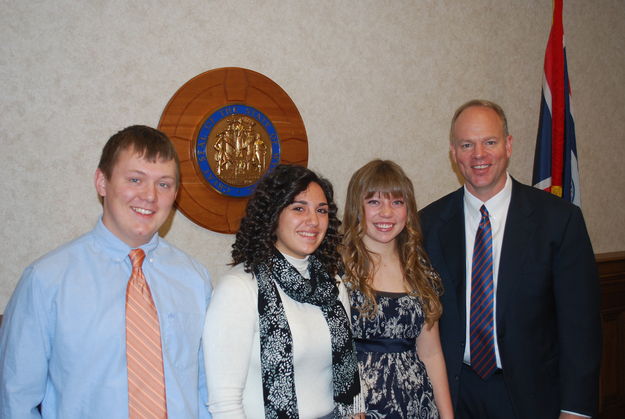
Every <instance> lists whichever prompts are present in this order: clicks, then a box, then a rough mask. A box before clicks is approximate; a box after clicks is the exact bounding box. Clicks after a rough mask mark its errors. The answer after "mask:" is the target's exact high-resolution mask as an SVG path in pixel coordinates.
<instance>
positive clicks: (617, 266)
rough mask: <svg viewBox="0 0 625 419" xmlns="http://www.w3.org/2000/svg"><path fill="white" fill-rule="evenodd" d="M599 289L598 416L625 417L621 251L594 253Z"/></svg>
mask: <svg viewBox="0 0 625 419" xmlns="http://www.w3.org/2000/svg"><path fill="white" fill-rule="evenodd" d="M595 259H596V261H597V270H598V271H599V283H600V288H601V328H602V332H603V354H602V355H603V356H602V360H601V379H600V405H599V412H600V413H599V417H600V418H601V419H617V418H618V419H620V418H623V417H625V252H610V253H601V254H597V255H595Z"/></svg>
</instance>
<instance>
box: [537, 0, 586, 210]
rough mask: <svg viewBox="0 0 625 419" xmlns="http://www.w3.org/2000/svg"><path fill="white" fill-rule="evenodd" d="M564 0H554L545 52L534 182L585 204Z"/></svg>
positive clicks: (575, 201)
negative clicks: (551, 21)
mask: <svg viewBox="0 0 625 419" xmlns="http://www.w3.org/2000/svg"><path fill="white" fill-rule="evenodd" d="M562 2H563V0H554V5H553V24H552V26H551V33H550V34H549V40H548V41H547V51H546V52H545V65H544V71H545V73H544V76H543V87H542V98H541V101H540V120H539V123H538V136H537V138H536V151H535V155H534V174H533V177H532V184H533V185H534V186H535V187H536V188H539V189H544V190H546V191H547V192H551V193H552V194H554V195H557V196H559V197H562V198H564V199H566V200H568V201H571V202H573V203H574V204H575V205H577V206H579V207H581V196H580V188H579V170H578V166H577V147H576V145H575V123H574V121H573V114H572V112H571V86H570V84H569V74H568V69H567V65H566V49H565V47H564V28H563V26H562Z"/></svg>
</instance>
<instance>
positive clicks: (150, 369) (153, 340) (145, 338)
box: [126, 249, 167, 419]
mask: <svg viewBox="0 0 625 419" xmlns="http://www.w3.org/2000/svg"><path fill="white" fill-rule="evenodd" d="M128 256H129V257H130V260H131V261H132V274H131V275H130V280H129V281H128V287H127V288H126V359H127V361H128V416H129V418H131V419H134V418H161V419H162V418H166V417H167V402H166V399H165V374H164V372H163V351H162V348H161V330H160V326H159V323H158V313H157V312H156V306H155V305H154V300H153V299H152V294H151V293H150V287H149V286H148V283H147V282H146V280H145V276H144V275H143V270H142V269H141V265H143V259H145V253H144V252H143V250H141V249H133V250H131V251H130V254H129V255H128Z"/></svg>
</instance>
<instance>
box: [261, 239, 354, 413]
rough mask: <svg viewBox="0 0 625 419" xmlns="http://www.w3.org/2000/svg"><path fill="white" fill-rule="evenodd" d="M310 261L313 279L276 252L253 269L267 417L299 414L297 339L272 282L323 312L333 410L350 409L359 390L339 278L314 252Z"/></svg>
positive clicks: (301, 301) (309, 268)
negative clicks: (295, 362)
mask: <svg viewBox="0 0 625 419" xmlns="http://www.w3.org/2000/svg"><path fill="white" fill-rule="evenodd" d="M308 263H309V264H308V271H309V273H310V279H306V278H304V277H302V275H301V274H300V273H299V272H298V271H297V269H295V267H293V265H291V264H290V263H289V262H288V261H287V260H286V259H285V258H284V256H282V254H280V253H279V252H277V251H276V252H275V255H274V256H273V257H272V259H271V260H270V261H269V262H268V263H266V264H263V265H259V266H258V267H257V268H256V269H255V270H254V275H255V277H256V280H257V282H258V315H259V320H260V359H261V365H262V380H263V399H264V404H265V417H266V418H268V419H296V418H299V415H298V409H297V397H296V395H295V380H294V378H293V377H294V375H293V338H292V336H291V329H290V328H289V323H288V322H287V319H286V314H285V312H284V307H283V305H282V300H281V299H280V294H279V293H278V289H277V287H276V284H275V283H274V281H275V282H276V283H278V284H279V285H280V288H281V289H282V291H284V292H285V293H286V294H287V295H288V296H289V297H291V298H292V299H294V300H295V301H298V302H300V303H309V304H313V305H316V306H318V307H319V308H320V309H321V311H322V312H323V316H324V318H325V320H326V322H327V323H328V327H329V329H330V337H331V341H332V384H333V386H334V402H335V404H336V406H337V409H335V410H336V411H346V410H347V409H349V408H351V405H352V402H353V398H354V396H356V395H357V394H358V393H359V392H360V381H359V378H358V366H357V363H356V355H355V353H354V349H353V343H352V332H351V326H350V321H349V318H348V317H347V313H346V312H345V308H344V307H343V305H342V304H341V302H340V301H339V298H338V295H339V290H338V287H337V285H336V282H335V280H334V278H331V277H330V275H329V274H328V273H327V272H325V271H324V269H323V267H322V265H321V263H320V262H319V261H318V260H317V259H316V258H315V257H314V256H313V255H311V256H309V257H308ZM311 385H316V383H311Z"/></svg>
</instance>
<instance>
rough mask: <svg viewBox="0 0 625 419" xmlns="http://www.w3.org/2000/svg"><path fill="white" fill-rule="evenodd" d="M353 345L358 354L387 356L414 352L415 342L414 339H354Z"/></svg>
mask: <svg viewBox="0 0 625 419" xmlns="http://www.w3.org/2000/svg"><path fill="white" fill-rule="evenodd" d="M354 343H355V344H356V351H358V352H382V353H387V354H388V353H397V352H408V351H415V350H416V342H415V340H414V339H391V338H373V339H360V338H354Z"/></svg>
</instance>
